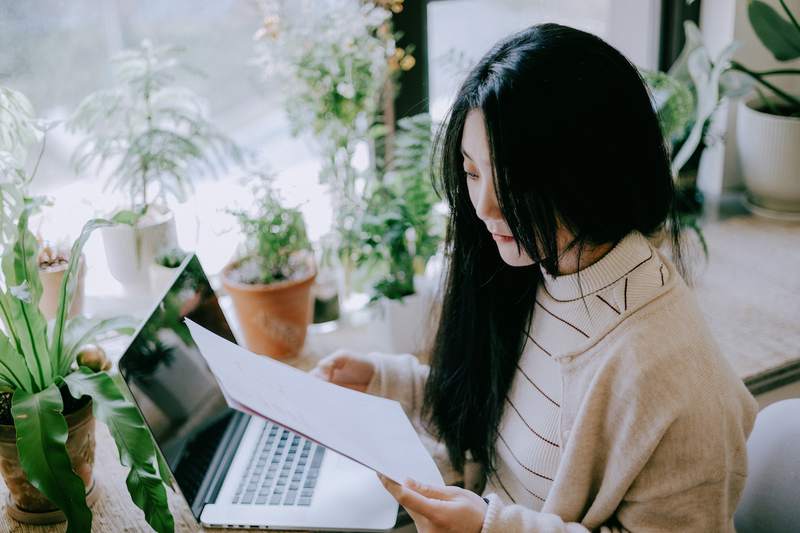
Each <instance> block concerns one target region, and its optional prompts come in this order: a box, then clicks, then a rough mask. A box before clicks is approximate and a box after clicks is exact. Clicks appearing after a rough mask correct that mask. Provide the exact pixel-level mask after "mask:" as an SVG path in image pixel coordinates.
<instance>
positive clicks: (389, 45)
mask: <svg viewBox="0 0 800 533" xmlns="http://www.w3.org/2000/svg"><path fill="white" fill-rule="evenodd" d="M271 6H272V7H275V8H277V10H276V9H270V10H269V11H267V12H266V13H265V17H264V19H263V25H262V26H261V28H260V29H259V30H258V31H257V32H256V34H255V38H256V43H257V63H258V64H259V65H260V66H261V68H262V69H263V70H264V72H266V73H267V74H268V75H269V76H270V79H271V80H274V79H276V78H277V79H279V80H280V81H281V82H282V83H283V84H284V86H285V87H286V90H285V92H284V94H285V101H284V106H285V109H286V113H287V116H288V118H289V122H290V124H291V127H292V133H293V134H296V135H297V134H300V133H310V134H311V135H312V136H313V138H314V140H315V141H316V144H317V151H318V153H319V155H320V156H321V160H322V167H321V169H320V173H319V181H320V183H323V184H326V185H328V186H329V187H330V193H331V197H332V198H331V199H332V204H333V213H334V220H333V232H334V234H335V235H334V239H333V240H335V241H336V243H337V245H336V248H337V250H338V256H339V257H338V259H339V263H340V265H341V271H342V272H341V276H340V279H341V282H340V288H339V294H340V299H341V300H342V302H341V304H342V305H341V307H342V308H343V309H347V308H349V307H351V302H348V299H349V298H350V296H351V295H352V292H353V288H354V287H353V286H354V285H355V283H354V281H355V280H354V279H353V278H354V274H355V272H354V270H355V261H356V257H355V256H356V253H357V247H358V245H359V237H358V234H357V225H358V220H359V219H360V218H361V216H362V214H363V210H364V208H365V200H364V197H363V191H364V190H365V188H366V187H367V182H368V181H369V178H370V177H371V173H370V172H369V171H368V170H367V169H366V168H365V167H366V166H367V165H368V164H367V163H366V162H365V164H363V165H359V164H357V156H356V153H357V151H359V150H364V151H365V152H366V151H368V148H367V145H368V140H369V131H370V128H371V127H372V126H373V124H375V123H376V121H377V118H378V115H379V113H380V111H381V98H382V97H384V96H386V94H385V89H386V87H387V82H388V81H389V80H390V78H391V77H392V76H395V75H397V73H398V72H399V71H401V70H408V69H410V68H412V67H413V66H414V57H413V56H412V55H411V49H410V48H407V49H402V48H398V47H397V46H396V45H395V41H396V37H397V35H396V34H395V32H394V31H393V29H392V24H391V14H392V11H396V12H399V11H400V10H402V0H388V1H377V0H374V1H366V2H365V1H362V0H342V1H338V2H317V3H307V4H302V5H301V6H294V5H291V6H290V5H289V4H288V3H284V4H280V5H279V4H271ZM393 65H395V66H396V67H397V68H396V69H395V70H393V69H392V66H393ZM366 157H368V156H364V154H363V153H362V159H365V158H366Z"/></svg>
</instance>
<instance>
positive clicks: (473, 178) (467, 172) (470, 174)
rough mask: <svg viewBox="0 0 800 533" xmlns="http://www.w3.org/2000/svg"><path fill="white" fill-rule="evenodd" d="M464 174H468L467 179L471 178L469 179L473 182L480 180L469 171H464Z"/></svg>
mask: <svg viewBox="0 0 800 533" xmlns="http://www.w3.org/2000/svg"><path fill="white" fill-rule="evenodd" d="M464 174H466V175H467V178H469V179H471V180H476V179H478V175H477V174H475V173H474V172H470V171H469V170H464Z"/></svg>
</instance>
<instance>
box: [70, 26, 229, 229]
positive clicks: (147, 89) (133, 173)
mask: <svg viewBox="0 0 800 533" xmlns="http://www.w3.org/2000/svg"><path fill="white" fill-rule="evenodd" d="M181 52H182V50H181V49H180V48H178V47H175V46H154V45H153V44H152V43H150V42H149V41H147V40H145V41H143V42H142V44H141V46H140V47H139V48H136V49H132V50H123V51H122V52H120V53H119V54H117V55H116V56H114V58H113V60H112V65H113V67H114V79H115V86H114V87H112V88H110V89H107V90H100V91H97V92H95V93H92V94H90V95H89V96H87V97H86V98H85V99H84V100H83V102H81V104H80V105H79V106H78V109H77V110H76V112H75V114H74V116H73V117H72V118H71V119H70V121H69V123H68V128H69V129H70V130H73V131H82V132H85V133H86V134H87V135H86V137H85V138H84V140H83V141H82V142H81V143H80V145H79V146H78V148H77V149H76V151H75V153H74V155H73V164H74V166H75V168H76V170H77V171H78V172H83V171H85V170H86V169H88V168H89V167H91V166H93V165H97V167H98V168H99V167H103V166H105V165H107V164H108V165H112V169H111V174H110V176H109V178H108V182H107V183H106V187H107V188H108V187H113V188H114V189H115V190H123V191H125V192H126V193H127V196H128V198H129V204H130V205H129V206H130V208H131V209H132V210H133V211H136V212H140V213H143V212H146V211H147V208H148V207H150V205H151V204H155V203H159V202H160V203H166V201H167V199H169V198H175V199H176V200H178V201H183V200H185V198H186V196H187V195H188V193H189V192H190V191H191V188H192V178H194V177H196V176H198V175H201V174H210V175H214V174H216V173H217V172H218V170H219V169H220V168H221V167H222V166H223V165H224V164H225V163H226V162H227V161H228V160H229V159H233V160H236V161H238V160H239V159H240V152H239V149H238V147H237V146H236V144H235V143H233V142H232V141H231V140H230V139H228V138H227V137H226V136H225V135H223V134H222V133H221V132H220V131H219V130H217V128H216V127H215V126H214V125H213V124H212V123H211V122H210V121H209V120H208V118H207V116H206V114H207V113H206V109H205V107H206V105H205V102H204V101H203V100H202V99H201V98H200V97H199V96H198V95H197V94H195V93H194V92H192V91H191V90H189V89H187V88H184V87H181V86H178V85H176V84H175V78H176V74H177V73H178V72H179V71H180V70H181V69H183V70H187V69H186V68H185V67H183V66H182V64H181V63H180V61H179V59H180V54H181Z"/></svg>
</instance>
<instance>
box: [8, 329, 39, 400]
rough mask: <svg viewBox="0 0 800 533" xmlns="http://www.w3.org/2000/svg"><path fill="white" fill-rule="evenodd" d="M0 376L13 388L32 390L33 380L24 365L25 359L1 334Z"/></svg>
mask: <svg viewBox="0 0 800 533" xmlns="http://www.w3.org/2000/svg"><path fill="white" fill-rule="evenodd" d="M0 378H2V379H3V381H5V382H6V383H8V384H9V385H13V386H14V388H21V389H24V390H26V391H32V390H33V382H32V381H31V375H30V373H29V372H28V368H27V367H26V366H25V359H24V358H23V357H22V355H21V354H20V353H19V352H18V351H17V349H16V348H15V347H14V345H12V344H11V341H10V340H9V339H8V337H6V336H5V335H3V334H0Z"/></svg>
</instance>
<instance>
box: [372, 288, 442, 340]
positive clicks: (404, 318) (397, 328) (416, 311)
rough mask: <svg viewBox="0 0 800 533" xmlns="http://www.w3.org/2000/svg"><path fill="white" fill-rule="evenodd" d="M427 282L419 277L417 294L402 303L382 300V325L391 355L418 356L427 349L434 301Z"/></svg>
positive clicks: (380, 311)
mask: <svg viewBox="0 0 800 533" xmlns="http://www.w3.org/2000/svg"><path fill="white" fill-rule="evenodd" d="M426 281H427V280H424V279H423V278H422V277H421V276H415V278H414V286H415V288H416V289H417V292H416V293H415V294H412V295H410V296H406V297H405V298H403V299H402V300H389V299H386V298H384V299H382V300H380V303H379V313H380V315H379V323H380V327H381V329H382V330H383V332H384V338H385V340H386V344H387V346H388V351H390V352H392V353H413V354H417V355H418V354H420V352H421V351H422V350H423V349H424V347H425V343H426V341H427V340H428V336H429V335H430V333H431V326H432V324H431V303H432V298H431V294H430V292H431V291H430V290H429V287H428V285H427V284H426Z"/></svg>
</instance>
